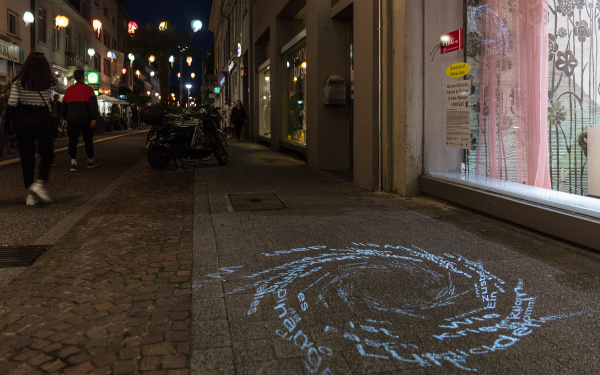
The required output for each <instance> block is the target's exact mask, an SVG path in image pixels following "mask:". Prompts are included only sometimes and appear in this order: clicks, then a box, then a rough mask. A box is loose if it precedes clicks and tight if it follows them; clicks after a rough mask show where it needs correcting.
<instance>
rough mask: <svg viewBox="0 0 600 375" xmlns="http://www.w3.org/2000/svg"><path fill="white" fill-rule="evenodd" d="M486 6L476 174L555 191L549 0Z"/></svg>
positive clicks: (490, 0) (492, 0)
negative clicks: (550, 139)
mask: <svg viewBox="0 0 600 375" xmlns="http://www.w3.org/2000/svg"><path fill="white" fill-rule="evenodd" d="M483 3H484V5H482V6H481V7H480V8H479V15H480V18H481V29H480V32H481V34H480V39H481V70H480V77H481V79H480V82H481V85H480V108H481V109H480V116H479V140H478V144H479V147H478V151H477V165H479V166H482V167H481V168H478V170H477V173H478V174H481V175H486V176H488V177H491V178H496V179H503V180H510V181H515V182H519V183H523V184H527V185H532V186H538V187H543V188H547V189H550V188H551V184H550V170H549V168H550V167H549V151H548V114H547V111H548V29H547V24H548V0H520V1H518V0H517V1H508V0H485V1H484V2H483ZM483 166H487V167H486V168H483Z"/></svg>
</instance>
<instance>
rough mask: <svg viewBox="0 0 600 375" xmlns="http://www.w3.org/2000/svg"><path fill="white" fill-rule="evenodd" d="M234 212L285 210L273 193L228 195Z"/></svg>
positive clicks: (284, 205) (284, 206) (281, 202)
mask: <svg viewBox="0 0 600 375" xmlns="http://www.w3.org/2000/svg"><path fill="white" fill-rule="evenodd" d="M229 200H230V201H231V205H232V206H233V210H234V211H263V210H279V209H282V208H286V207H287V206H286V204H285V203H283V201H282V200H281V199H279V197H278V196H277V195H276V194H275V193H244V194H229Z"/></svg>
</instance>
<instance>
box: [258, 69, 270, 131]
mask: <svg viewBox="0 0 600 375" xmlns="http://www.w3.org/2000/svg"><path fill="white" fill-rule="evenodd" d="M258 85H259V87H260V88H259V90H260V92H259V98H258V121H259V129H258V134H259V135H261V136H263V137H267V138H271V69H270V68H269V67H266V68H265V69H263V70H261V71H260V72H259V73H258Z"/></svg>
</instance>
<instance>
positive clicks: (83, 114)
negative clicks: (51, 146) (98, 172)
mask: <svg viewBox="0 0 600 375" xmlns="http://www.w3.org/2000/svg"><path fill="white" fill-rule="evenodd" d="M73 78H74V79H75V81H76V83H75V84H74V85H72V86H71V87H69V88H68V89H67V92H66V93H65V96H64V97H63V118H64V119H65V120H66V124H67V135H68V136H69V156H70V157H71V167H70V168H69V171H71V172H77V141H78V140H79V134H83V142H84V143H85V152H86V154H87V160H88V164H87V167H88V168H96V167H97V166H98V165H99V164H100V160H99V159H98V158H96V157H94V141H93V138H94V127H95V126H96V119H97V118H99V117H100V114H99V113H98V99H96V95H95V94H94V90H93V89H92V88H91V87H90V86H88V85H86V84H85V83H84V79H85V73H84V72H83V70H80V69H78V70H76V71H75V72H74V73H73Z"/></svg>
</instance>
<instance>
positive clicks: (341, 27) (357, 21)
mask: <svg viewBox="0 0 600 375" xmlns="http://www.w3.org/2000/svg"><path fill="white" fill-rule="evenodd" d="M305 4H306V19H305V22H306V32H307V35H306V41H305V42H306V47H307V51H306V53H307V119H308V122H307V161H308V164H309V165H310V166H313V167H316V168H321V169H329V170H345V169H350V168H351V169H353V171H354V182H355V184H356V185H358V186H361V187H363V188H366V189H376V188H377V182H378V177H377V176H378V144H377V140H378V139H377V120H378V111H377V108H378V107H377V103H378V96H377V95H378V91H377V87H378V86H377V66H378V64H377V63H378V56H379V55H378V46H377V15H378V13H377V2H372V1H358V2H357V1H352V0H339V1H338V2H336V3H335V5H334V7H333V9H332V6H331V1H323V0H307V1H306V2H305ZM303 5H304V2H303V1H302V0H290V1H269V0H257V1H256V2H255V3H253V4H252V12H253V26H252V30H253V31H252V33H253V39H254V40H253V44H252V45H253V48H257V47H256V45H257V42H258V43H260V44H261V47H259V48H265V46H264V45H265V44H264V43H265V41H264V39H265V33H267V34H268V37H267V39H268V41H269V43H268V50H267V51H266V54H265V53H257V54H252V56H251V61H250V69H251V74H252V77H251V78H250V79H251V82H252V87H251V90H252V92H253V95H255V96H256V95H258V91H257V87H258V81H257V79H258V78H257V69H258V66H259V65H260V64H262V63H263V62H264V61H265V59H270V64H271V65H270V66H271V143H270V146H271V149H273V150H279V149H280V148H281V144H280V140H281V123H282V116H283V114H282V108H283V103H284V101H283V100H286V101H287V98H285V97H284V96H285V95H286V93H285V92H283V85H282V78H283V67H282V65H281V64H282V62H281V48H282V47H283V46H284V45H285V44H286V43H288V42H289V41H290V40H291V39H292V38H293V37H294V35H292V32H291V20H290V18H289V17H291V16H292V15H293V14H294V12H296V11H298V10H299V9H300V8H301V6H303ZM341 10H345V12H344V13H345V15H344V17H341V19H334V16H335V14H336V12H339V11H341ZM348 10H350V14H347V13H348ZM351 24H353V27H354V71H355V77H354V91H355V94H354V130H353V135H352V137H351V135H350V127H349V123H350V113H351V111H350V107H349V99H350V98H349V96H348V97H347V106H345V107H333V106H326V105H324V104H323V98H324V83H325V80H326V79H327V77H329V76H330V75H332V74H339V75H341V76H342V77H344V80H345V81H346V82H347V85H348V90H349V87H350V66H349V62H350V60H349V59H350V57H349V56H350V54H349V36H350V34H349V27H350V25H351ZM265 55H266V56H265ZM258 56H260V58H257V57H258ZM348 92H349V91H348ZM254 112H256V111H254ZM252 121H255V122H257V121H258V115H257V114H253V116H252ZM255 128H256V127H254V128H253V131H254V132H256V129H255ZM351 138H353V139H354V140H355V141H354V144H353V145H351V144H350V142H351V141H350V139H351ZM351 148H352V149H351ZM351 151H352V153H353V165H350V153H351Z"/></svg>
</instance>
